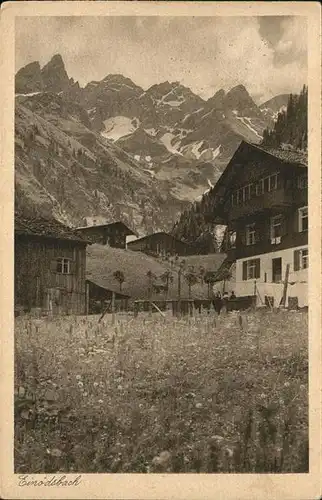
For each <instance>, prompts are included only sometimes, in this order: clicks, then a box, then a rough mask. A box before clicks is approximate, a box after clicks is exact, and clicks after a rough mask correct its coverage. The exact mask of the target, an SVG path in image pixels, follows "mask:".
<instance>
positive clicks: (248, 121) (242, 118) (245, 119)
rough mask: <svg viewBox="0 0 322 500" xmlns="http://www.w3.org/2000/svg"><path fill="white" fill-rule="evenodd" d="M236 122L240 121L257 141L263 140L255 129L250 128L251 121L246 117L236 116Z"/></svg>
mask: <svg viewBox="0 0 322 500" xmlns="http://www.w3.org/2000/svg"><path fill="white" fill-rule="evenodd" d="M236 118H237V120H240V121H241V122H242V123H243V124H244V125H246V127H247V128H249V130H251V131H252V132H253V133H254V134H255V135H257V137H258V138H259V139H263V136H262V135H260V134H259V133H258V132H257V130H256V129H254V127H253V126H252V121H251V119H250V118H248V117H247V116H236Z"/></svg>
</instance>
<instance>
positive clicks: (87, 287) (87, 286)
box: [85, 283, 89, 316]
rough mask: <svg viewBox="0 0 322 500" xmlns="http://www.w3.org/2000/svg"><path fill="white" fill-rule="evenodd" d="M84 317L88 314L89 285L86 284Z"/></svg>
mask: <svg viewBox="0 0 322 500" xmlns="http://www.w3.org/2000/svg"><path fill="white" fill-rule="evenodd" d="M85 295H86V316H88V314H89V283H86V294H85Z"/></svg>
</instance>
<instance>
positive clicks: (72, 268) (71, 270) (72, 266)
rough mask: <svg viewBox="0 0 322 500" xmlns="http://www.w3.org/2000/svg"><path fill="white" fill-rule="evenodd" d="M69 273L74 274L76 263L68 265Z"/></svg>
mask: <svg viewBox="0 0 322 500" xmlns="http://www.w3.org/2000/svg"><path fill="white" fill-rule="evenodd" d="M69 272H70V274H76V262H75V261H74V260H71V261H70V263H69Z"/></svg>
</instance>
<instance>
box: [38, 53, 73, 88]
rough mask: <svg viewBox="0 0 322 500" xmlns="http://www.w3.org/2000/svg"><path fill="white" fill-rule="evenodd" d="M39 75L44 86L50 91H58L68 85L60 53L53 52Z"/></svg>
mask: <svg viewBox="0 0 322 500" xmlns="http://www.w3.org/2000/svg"><path fill="white" fill-rule="evenodd" d="M41 75H42V79H43V83H44V88H45V90H47V91H50V92H60V91H62V90H64V89H66V87H68V85H69V77H68V75H67V72H66V69H65V64H64V61H63V58H62V56H61V55H60V54H55V55H54V56H53V57H52V58H51V59H50V61H49V62H48V63H47V64H46V65H45V66H44V67H43V68H42V70H41Z"/></svg>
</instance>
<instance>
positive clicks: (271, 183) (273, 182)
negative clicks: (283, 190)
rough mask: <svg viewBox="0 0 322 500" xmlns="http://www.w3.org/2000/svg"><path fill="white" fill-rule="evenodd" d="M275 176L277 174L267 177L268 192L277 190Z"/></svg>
mask: <svg viewBox="0 0 322 500" xmlns="http://www.w3.org/2000/svg"><path fill="white" fill-rule="evenodd" d="M277 175H278V174H273V175H270V176H269V178H268V179H269V186H268V191H274V190H275V189H277Z"/></svg>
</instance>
